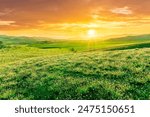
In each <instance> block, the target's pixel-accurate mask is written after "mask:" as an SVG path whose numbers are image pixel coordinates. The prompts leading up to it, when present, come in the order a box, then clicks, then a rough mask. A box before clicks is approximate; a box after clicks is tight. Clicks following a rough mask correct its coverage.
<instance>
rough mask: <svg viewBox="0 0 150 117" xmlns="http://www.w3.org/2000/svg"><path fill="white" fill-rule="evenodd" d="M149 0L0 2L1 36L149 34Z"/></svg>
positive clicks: (14, 0)
mask: <svg viewBox="0 0 150 117" xmlns="http://www.w3.org/2000/svg"><path fill="white" fill-rule="evenodd" d="M149 5H150V0H0V34H7V35H27V36H46V37H53V38H70V37H71V38H77V37H78V38H80V37H81V38H84V37H85V35H86V32H87V31H88V30H90V29H92V30H96V32H97V37H105V36H110V35H123V34H130V35H136V34H148V33H150V7H149Z"/></svg>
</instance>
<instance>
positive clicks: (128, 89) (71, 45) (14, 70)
mask: <svg viewBox="0 0 150 117" xmlns="http://www.w3.org/2000/svg"><path fill="white" fill-rule="evenodd" d="M0 84H1V85H0V99H6V100H8V99H10V100H13V99H15V100H18V99H20V100H22V99H37V100H41V99H45V100H48V99H53V100H60V99H63V100H64V99H70V100H72V99H78V100H79V99H84V100H85V99H89V100H91V99H93V100H95V99H97V100H100V99H108V100H110V99H112V100H114V99H117V100H120V99H127V100H133V99H140V100H142V99H144V100H145V99H150V35H141V36H128V37H122V38H113V39H108V40H90V41H88V40H54V39H50V40H48V39H44V38H43V39H37V38H36V37H34V38H31V37H30V38H29V37H10V36H0Z"/></svg>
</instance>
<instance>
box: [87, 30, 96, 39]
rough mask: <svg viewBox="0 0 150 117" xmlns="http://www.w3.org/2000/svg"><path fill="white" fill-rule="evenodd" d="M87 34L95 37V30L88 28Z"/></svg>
mask: <svg viewBox="0 0 150 117" xmlns="http://www.w3.org/2000/svg"><path fill="white" fill-rule="evenodd" d="M87 36H88V37H90V38H93V37H96V30H94V29H90V30H88V31H87Z"/></svg>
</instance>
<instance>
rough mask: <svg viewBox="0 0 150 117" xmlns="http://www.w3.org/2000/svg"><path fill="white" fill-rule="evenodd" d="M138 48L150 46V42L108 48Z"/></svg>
mask: <svg viewBox="0 0 150 117" xmlns="http://www.w3.org/2000/svg"><path fill="white" fill-rule="evenodd" d="M139 48H150V43H141V44H133V45H126V46H122V47H116V48H111V49H108V50H127V49H139Z"/></svg>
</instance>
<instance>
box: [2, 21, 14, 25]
mask: <svg viewBox="0 0 150 117" xmlns="http://www.w3.org/2000/svg"><path fill="white" fill-rule="evenodd" d="M14 23H15V21H2V20H0V26H9V25H11V24H14Z"/></svg>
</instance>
